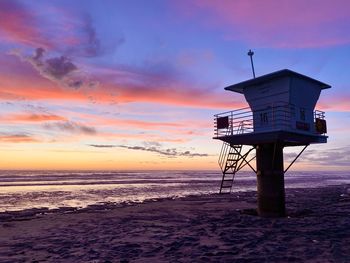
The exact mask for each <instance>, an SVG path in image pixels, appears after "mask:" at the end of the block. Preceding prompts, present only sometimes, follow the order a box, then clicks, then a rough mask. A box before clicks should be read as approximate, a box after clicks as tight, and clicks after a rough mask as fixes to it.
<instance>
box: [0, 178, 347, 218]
mask: <svg viewBox="0 0 350 263" xmlns="http://www.w3.org/2000/svg"><path fill="white" fill-rule="evenodd" d="M349 174H350V173H349V172H293V171H290V172H288V173H287V174H286V175H285V186H286V188H304V187H320V186H327V185H339V184H350V176H349ZM220 180H221V173H220V172H219V171H217V172H216V171H0V212H4V211H18V210H24V209H32V208H50V209H52V208H60V207H76V208H84V207H87V206H89V205H96V204H104V203H123V202H126V203H129V202H143V201H145V200H149V199H156V198H176V197H183V196H188V195H200V194H211V193H217V192H218V191H219V186H220ZM251 190H256V176H255V174H254V173H252V172H247V171H241V172H239V173H238V174H237V175H236V178H235V183H234V186H233V189H232V191H233V192H238V191H251Z"/></svg>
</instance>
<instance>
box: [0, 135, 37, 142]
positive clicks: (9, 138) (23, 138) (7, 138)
mask: <svg viewBox="0 0 350 263" xmlns="http://www.w3.org/2000/svg"><path fill="white" fill-rule="evenodd" d="M0 141H1V142H4V143H23V142H38V140H37V139H35V138H33V137H31V136H29V135H25V134H13V135H0Z"/></svg>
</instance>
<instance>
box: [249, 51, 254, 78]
mask: <svg viewBox="0 0 350 263" xmlns="http://www.w3.org/2000/svg"><path fill="white" fill-rule="evenodd" d="M253 55H254V52H253V51H252V50H251V49H249V51H248V56H249V57H250V63H251V64H252V70H253V77H254V78H255V71H254V64H253Z"/></svg>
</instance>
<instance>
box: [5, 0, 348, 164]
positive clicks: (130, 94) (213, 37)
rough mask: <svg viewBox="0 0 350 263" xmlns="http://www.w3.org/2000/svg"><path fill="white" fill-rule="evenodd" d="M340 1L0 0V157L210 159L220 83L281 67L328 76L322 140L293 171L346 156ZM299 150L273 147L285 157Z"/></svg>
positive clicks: (230, 102) (234, 101)
mask: <svg viewBox="0 0 350 263" xmlns="http://www.w3.org/2000/svg"><path fill="white" fill-rule="evenodd" d="M348 10H350V2H349V1H346V0H332V1H322V0H317V1H315V0H309V1H304V0H293V1H287V0H281V1H273V0H266V1H258V0H251V1H250V0H232V1H231V0H227V1H226V0H218V1H209V0H186V1H185V0H180V1H170V0H150V1H142V0H137V1H127V0H120V1H118V0H116V1H108V0H104V1H99V0H98V1H97V0H96V1H93V0H91V1H87V0H85V1H82V0H81V1H78V0H76V1H71V0H69V1H68V0H59V1H55V0H52V1H43V0H36V1H24V0H23V1H19V0H18V1H16V0H11V1H7V0H0V156H1V158H0V169H78V170H80V169H101V170H109V169H116V170H135V169H136V170H142V169H151V170H153V169H157V170H158V169H210V170H219V167H218V164H217V159H218V154H219V151H220V148H221V142H220V141H217V140H213V139H212V137H213V135H214V126H213V115H214V114H216V113H220V112H224V111H229V110H234V109H238V108H242V107H245V106H246V103H245V99H244V97H243V96H242V95H241V94H235V93H232V92H229V91H225V90H224V87H225V86H228V85H231V84H234V83H238V82H240V81H244V80H247V79H250V78H251V77H252V72H251V67H250V61H249V57H248V56H247V51H248V50H249V49H252V50H253V51H254V52H255V54H254V65H255V71H256V75H257V76H261V75H264V74H267V73H270V72H273V71H277V70H280V69H285V68H288V69H291V70H293V71H296V72H299V73H301V74H304V75H308V76H310V77H312V78H315V79H318V80H320V81H322V82H325V83H327V84H329V85H331V86H332V88H331V89H327V90H324V91H323V92H322V94H321V98H320V100H319V102H318V105H317V109H319V110H323V111H325V112H326V119H327V126H328V136H329V140H328V143H327V144H320V145H313V146H310V147H309V149H308V150H307V151H306V152H305V153H304V154H303V158H301V159H300V161H298V162H297V164H296V166H295V169H299V170H349V169H350V157H349V156H350V143H349V139H348V138H349V131H350V121H349V120H350V91H349V88H350V87H349V83H350V74H349V73H350V72H349V69H350V15H349V12H348ZM298 150H300V149H294V147H293V148H292V149H286V150H285V151H286V155H285V157H286V161H288V160H290V159H291V158H292V157H293V155H295V154H296V153H297V151H298Z"/></svg>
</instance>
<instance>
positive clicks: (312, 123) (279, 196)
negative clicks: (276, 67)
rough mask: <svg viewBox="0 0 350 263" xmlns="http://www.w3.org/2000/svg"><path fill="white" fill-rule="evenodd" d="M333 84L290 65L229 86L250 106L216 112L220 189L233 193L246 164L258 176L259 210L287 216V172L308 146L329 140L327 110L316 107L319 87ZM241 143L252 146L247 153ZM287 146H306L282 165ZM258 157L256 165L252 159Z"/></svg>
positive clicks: (228, 88)
mask: <svg viewBox="0 0 350 263" xmlns="http://www.w3.org/2000/svg"><path fill="white" fill-rule="evenodd" d="M330 87H331V86H329V85H327V84H325V83H323V82H320V81H318V80H315V79H312V78H310V77H308V76H305V75H302V74H299V73H296V72H293V71H291V70H288V69H284V70H280V71H277V72H273V73H270V74H267V75H264V76H260V77H257V78H254V79H250V80H247V81H244V82H241V83H237V84H234V85H231V86H228V87H226V88H225V90H229V91H233V92H237V93H240V94H243V95H244V97H245V99H246V101H247V102H248V104H249V107H248V108H244V109H238V110H233V111H229V112H224V113H220V114H216V115H215V116H214V118H215V135H214V139H219V140H222V141H223V142H224V143H223V147H222V150H221V154H220V157H219V165H220V167H221V170H222V174H223V176H222V181H221V186H220V193H230V192H231V189H232V184H233V179H234V176H235V174H236V173H237V172H238V171H239V170H241V169H242V168H243V167H244V166H246V165H248V166H250V168H251V169H252V170H253V171H254V172H255V173H256V175H257V192H258V209H257V212H258V214H259V215H260V216H267V217H269V216H271V217H276V216H285V192H284V174H285V173H286V171H287V170H288V169H289V168H290V167H291V165H292V164H293V163H294V162H295V161H296V160H297V158H298V157H299V156H300V155H301V153H302V152H303V151H304V150H305V149H306V147H307V146H308V145H310V144H314V143H326V142H327V138H328V137H327V136H326V135H325V134H326V133H327V127H326V120H325V114H324V112H322V111H318V110H314V109H315V106H316V103H317V100H318V98H319V96H320V93H321V90H323V89H328V88H330ZM243 145H248V146H250V148H249V149H248V150H247V151H246V152H243V149H242V146H243ZM288 146H304V148H303V149H302V151H301V152H300V153H299V154H298V155H297V156H296V158H295V159H294V160H293V161H292V162H291V164H290V165H289V166H288V167H287V168H286V169H284V165H283V148H284V147H288ZM254 150H256V156H254V157H251V158H249V157H250V155H249V154H250V153H252V152H253V151H254ZM255 158H256V169H254V167H253V166H252V165H251V164H250V163H251V161H252V160H254V159H255Z"/></svg>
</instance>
